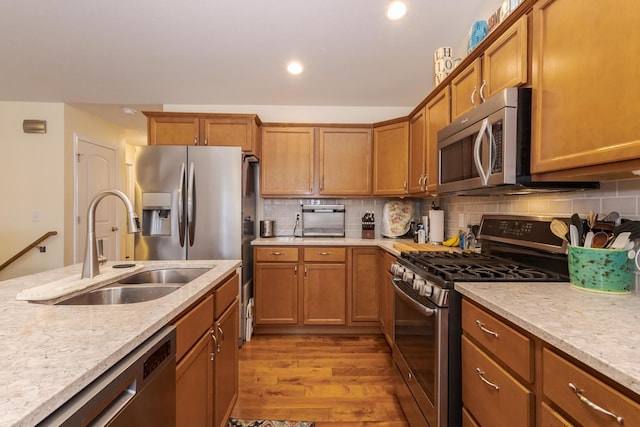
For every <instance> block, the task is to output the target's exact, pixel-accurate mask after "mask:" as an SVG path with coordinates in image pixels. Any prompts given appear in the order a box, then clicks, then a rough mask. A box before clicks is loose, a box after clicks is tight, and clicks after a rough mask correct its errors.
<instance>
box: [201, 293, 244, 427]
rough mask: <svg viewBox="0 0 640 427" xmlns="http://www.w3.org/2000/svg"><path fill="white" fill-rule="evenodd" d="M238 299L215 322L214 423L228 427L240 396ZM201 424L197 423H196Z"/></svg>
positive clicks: (218, 426)
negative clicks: (232, 411) (216, 346)
mask: <svg viewBox="0 0 640 427" xmlns="http://www.w3.org/2000/svg"><path fill="white" fill-rule="evenodd" d="M238 304H239V303H238V300H237V299H236V300H235V302H234V303H233V304H232V305H231V307H229V308H228V309H227V311H225V312H224V314H223V315H222V316H220V318H218V319H216V322H215V334H216V337H217V341H218V348H217V349H216V355H215V370H214V381H213V384H214V399H213V405H214V406H213V425H214V426H215V427H226V426H227V420H228V419H229V414H230V413H231V409H233V405H234V404H235V402H236V400H237V399H238V329H239V326H238V315H239V313H238ZM193 425H197V424H193Z"/></svg>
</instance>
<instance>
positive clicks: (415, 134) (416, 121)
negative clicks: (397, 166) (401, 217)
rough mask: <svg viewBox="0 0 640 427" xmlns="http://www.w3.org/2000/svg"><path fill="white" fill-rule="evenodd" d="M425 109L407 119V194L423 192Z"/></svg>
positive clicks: (425, 156) (425, 159) (425, 162)
mask: <svg viewBox="0 0 640 427" xmlns="http://www.w3.org/2000/svg"><path fill="white" fill-rule="evenodd" d="M425 128H426V115H425V109H424V108H422V109H421V110H420V111H418V112H417V113H416V114H415V115H414V116H413V117H411V118H410V119H409V184H408V185H409V194H418V193H423V192H424V191H425V186H424V179H425V176H426V165H427V140H426V137H427V134H426V132H425Z"/></svg>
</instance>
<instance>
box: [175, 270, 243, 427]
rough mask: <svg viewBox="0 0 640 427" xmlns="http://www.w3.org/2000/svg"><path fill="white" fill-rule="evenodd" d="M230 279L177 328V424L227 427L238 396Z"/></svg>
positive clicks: (234, 292)
mask: <svg viewBox="0 0 640 427" xmlns="http://www.w3.org/2000/svg"><path fill="white" fill-rule="evenodd" d="M238 281H239V277H238V275H237V274H234V275H232V276H231V277H230V278H228V279H227V280H225V281H224V282H223V283H222V284H220V285H218V286H216V288H215V289H214V290H213V291H212V293H211V294H209V295H207V296H206V297H205V298H204V299H203V300H202V301H201V302H199V303H198V304H197V305H195V306H194V307H193V308H191V309H189V310H188V311H187V312H186V313H184V314H183V315H181V316H180V317H179V318H178V319H177V320H176V321H175V322H174V324H175V326H176V423H177V425H178V426H193V425H199V426H214V427H222V426H226V421H227V418H228V416H229V413H230V412H231V409H232V408H233V405H234V404H235V402H236V399H237V396H238V336H239V330H238V317H239V312H238V289H239V287H238V286H239V282H238Z"/></svg>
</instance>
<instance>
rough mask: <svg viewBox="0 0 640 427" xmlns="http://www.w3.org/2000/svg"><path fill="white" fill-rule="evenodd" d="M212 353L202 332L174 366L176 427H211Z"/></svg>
mask: <svg viewBox="0 0 640 427" xmlns="http://www.w3.org/2000/svg"><path fill="white" fill-rule="evenodd" d="M213 351H214V347H213V345H212V341H211V338H210V336H209V332H208V331H207V333H205V334H204V335H203V336H202V337H201V338H200V340H198V342H197V343H196V345H195V346H193V348H191V350H190V351H189V352H188V353H187V354H186V355H185V357H183V358H182V360H181V361H180V363H178V365H177V366H176V426H178V427H191V426H211V421H212V410H213V409H212V406H211V404H210V402H212V400H213V390H212V384H213V362H212V361H211V354H212V353H213Z"/></svg>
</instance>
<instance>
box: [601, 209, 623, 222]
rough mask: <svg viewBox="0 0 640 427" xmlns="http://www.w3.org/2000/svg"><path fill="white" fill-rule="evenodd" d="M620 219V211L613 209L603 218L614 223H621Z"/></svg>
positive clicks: (604, 220) (603, 220)
mask: <svg viewBox="0 0 640 427" xmlns="http://www.w3.org/2000/svg"><path fill="white" fill-rule="evenodd" d="M620 221H621V218H620V213H618V212H616V211H611V212H609V213H608V214H607V216H605V217H604V218H602V222H610V223H613V225H620Z"/></svg>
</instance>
